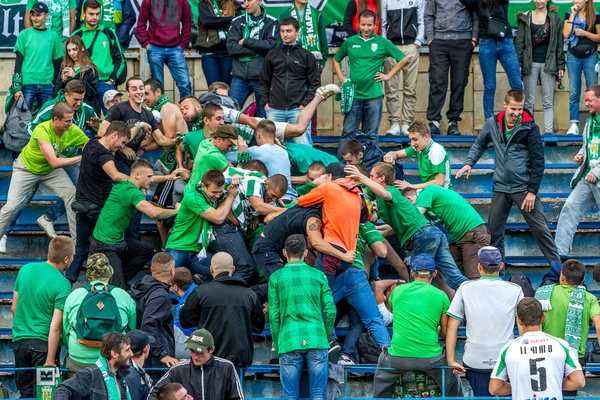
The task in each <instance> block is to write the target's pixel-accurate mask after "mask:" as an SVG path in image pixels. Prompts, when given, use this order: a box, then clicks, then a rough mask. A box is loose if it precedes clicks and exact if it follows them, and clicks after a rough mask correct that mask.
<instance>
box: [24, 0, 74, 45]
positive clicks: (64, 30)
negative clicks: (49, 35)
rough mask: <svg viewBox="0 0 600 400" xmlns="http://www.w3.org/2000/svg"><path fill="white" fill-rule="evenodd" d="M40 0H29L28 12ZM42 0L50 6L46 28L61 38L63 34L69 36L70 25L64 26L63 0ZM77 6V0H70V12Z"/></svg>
mask: <svg viewBox="0 0 600 400" xmlns="http://www.w3.org/2000/svg"><path fill="white" fill-rule="evenodd" d="M38 1H39V0H27V6H26V7H25V8H26V10H27V12H29V11H30V10H31V9H32V8H33V6H34V5H35V3H37V2H38ZM42 2H43V3H44V4H46V5H47V6H48V19H47V20H46V28H48V29H50V30H52V31H53V32H55V33H56V34H57V35H58V37H59V38H60V39H61V40H62V38H63V36H64V37H67V36H69V28H70V26H63V9H62V3H63V2H62V1H61V0H42ZM75 8H77V2H76V1H75V0H69V12H70V10H73V9H75Z"/></svg>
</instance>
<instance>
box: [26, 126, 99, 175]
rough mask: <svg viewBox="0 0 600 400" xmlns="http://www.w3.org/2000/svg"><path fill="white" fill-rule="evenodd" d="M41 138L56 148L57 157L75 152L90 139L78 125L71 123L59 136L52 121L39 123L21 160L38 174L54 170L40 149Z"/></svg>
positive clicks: (31, 170) (45, 173)
mask: <svg viewBox="0 0 600 400" xmlns="http://www.w3.org/2000/svg"><path fill="white" fill-rule="evenodd" d="M39 140H41V141H42V142H46V143H50V144H51V145H52V147H53V148H54V154H55V155H56V157H60V156H62V155H65V154H71V155H72V154H73V153H74V150H75V149H76V148H77V147H80V146H83V145H84V144H85V143H87V141H88V140H89V139H88V137H87V136H86V135H85V133H83V131H82V130H81V129H79V128H78V127H77V126H76V125H71V126H70V127H69V129H67V130H66V131H65V132H63V134H62V135H61V136H60V137H58V135H57V134H56V132H55V131H54V127H53V126H52V121H46V122H42V123H41V124H39V125H38V126H37V127H36V128H35V129H34V130H33V134H32V135H31V139H29V142H28V143H27V145H26V146H25V147H23V151H21V160H22V161H23V164H25V166H26V167H27V169H28V170H29V171H30V172H31V173H32V174H36V175H47V174H49V173H50V172H52V166H50V164H49V163H48V160H46V157H44V154H43V153H42V150H41V149H40V144H39V142H38V141H39Z"/></svg>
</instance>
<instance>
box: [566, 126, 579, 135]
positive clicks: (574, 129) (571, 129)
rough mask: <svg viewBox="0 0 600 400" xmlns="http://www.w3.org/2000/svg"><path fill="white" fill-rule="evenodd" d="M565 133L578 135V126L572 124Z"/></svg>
mask: <svg viewBox="0 0 600 400" xmlns="http://www.w3.org/2000/svg"><path fill="white" fill-rule="evenodd" d="M567 135H579V126H577V124H572V125H571V126H570V127H569V130H568V131H567Z"/></svg>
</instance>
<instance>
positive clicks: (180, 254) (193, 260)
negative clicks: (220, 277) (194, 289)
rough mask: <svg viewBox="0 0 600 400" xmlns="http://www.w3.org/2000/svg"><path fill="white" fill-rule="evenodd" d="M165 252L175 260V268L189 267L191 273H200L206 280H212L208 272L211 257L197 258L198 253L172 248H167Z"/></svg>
mask: <svg viewBox="0 0 600 400" xmlns="http://www.w3.org/2000/svg"><path fill="white" fill-rule="evenodd" d="M167 253H169V254H170V255H171V256H173V259H174V260H175V268H179V267H186V268H189V269H190V270H191V271H192V273H194V274H200V275H202V277H203V278H206V280H212V274H211V273H210V260H211V257H207V258H204V259H202V260H200V259H198V253H195V252H193V251H186V250H174V249H167Z"/></svg>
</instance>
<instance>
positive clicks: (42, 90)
mask: <svg viewBox="0 0 600 400" xmlns="http://www.w3.org/2000/svg"><path fill="white" fill-rule="evenodd" d="M21 91H22V92H23V97H25V103H27V108H28V109H29V111H31V110H32V109H33V105H34V103H35V100H36V99H37V101H38V108H42V104H44V103H45V102H47V101H48V100H52V99H53V98H54V86H53V85H52V84H50V83H49V84H47V85H23V87H22V88H21Z"/></svg>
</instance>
